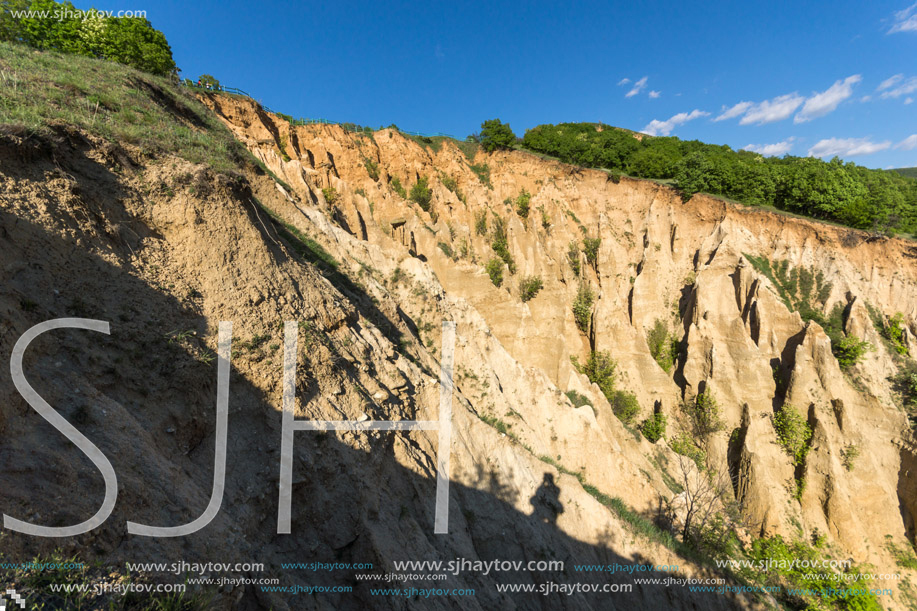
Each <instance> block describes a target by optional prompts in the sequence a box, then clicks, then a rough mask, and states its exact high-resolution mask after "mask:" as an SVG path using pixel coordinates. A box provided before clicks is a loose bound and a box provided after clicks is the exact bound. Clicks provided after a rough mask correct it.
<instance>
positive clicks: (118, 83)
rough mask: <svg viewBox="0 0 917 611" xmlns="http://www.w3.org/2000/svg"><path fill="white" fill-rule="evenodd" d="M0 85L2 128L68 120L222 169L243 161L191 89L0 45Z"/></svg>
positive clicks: (27, 128)
mask: <svg viewBox="0 0 917 611" xmlns="http://www.w3.org/2000/svg"><path fill="white" fill-rule="evenodd" d="M0 90H2V91H3V99H2V102H0V126H3V129H5V130H13V131H23V132H46V131H48V130H49V129H50V127H51V126H53V125H55V124H67V125H74V126H77V127H81V128H83V129H85V130H86V131H87V132H89V133H90V134H93V135H97V136H100V137H102V138H105V139H107V140H110V141H112V142H119V143H129V144H134V145H136V146H139V147H140V148H142V149H144V150H145V151H147V152H149V153H151V154H155V153H172V154H175V155H178V156H180V157H182V158H184V159H187V160H188V161H191V162H193V163H202V162H205V163H207V164H208V165H210V166H211V167H212V168H213V169H214V170H216V171H223V172H225V171H230V170H232V169H233V168H236V167H238V164H239V161H240V160H241V159H243V158H246V159H247V158H249V155H248V153H247V151H245V149H244V147H242V145H240V144H239V143H238V142H237V141H236V140H235V139H233V137H232V134H230V133H229V130H228V129H226V127H225V126H224V125H223V124H222V123H220V122H219V120H218V119H217V118H216V117H215V116H214V115H213V113H211V112H209V111H208V110H207V109H206V108H205V107H204V106H203V105H202V104H201V103H200V102H198V101H197V100H196V99H195V98H194V97H193V96H192V95H191V94H190V92H188V91H186V90H185V89H184V88H182V87H180V86H178V85H177V84H175V83H174V82H173V81H172V80H170V79H168V78H164V77H159V76H155V75H152V74H149V73H147V72H141V71H139V70H135V69H133V68H129V67H127V66H125V65H122V64H118V63H115V62H109V61H101V60H97V59H93V58H88V57H81V56H78V55H70V54H61V53H55V52H51V51H36V50H34V49H31V48H29V47H27V46H25V45H21V44H15V43H8V42H0Z"/></svg>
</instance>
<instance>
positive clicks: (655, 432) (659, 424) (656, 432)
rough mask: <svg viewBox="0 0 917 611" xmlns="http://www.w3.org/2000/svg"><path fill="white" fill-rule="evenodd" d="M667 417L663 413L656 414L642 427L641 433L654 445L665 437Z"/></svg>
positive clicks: (645, 421) (644, 422)
mask: <svg viewBox="0 0 917 611" xmlns="http://www.w3.org/2000/svg"><path fill="white" fill-rule="evenodd" d="M665 426H666V417H665V414H663V413H662V412H656V413H655V414H653V415H652V416H651V417H650V418H647V419H646V420H644V421H643V424H641V425H640V432H641V433H643V436H644V437H646V438H647V439H648V440H649V441H651V442H652V443H656V442H657V441H659V440H660V439H662V438H663V437H665Z"/></svg>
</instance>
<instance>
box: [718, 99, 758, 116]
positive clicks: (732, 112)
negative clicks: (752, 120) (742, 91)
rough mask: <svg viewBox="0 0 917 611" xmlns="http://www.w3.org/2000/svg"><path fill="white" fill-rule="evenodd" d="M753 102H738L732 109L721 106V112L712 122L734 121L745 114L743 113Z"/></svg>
mask: <svg viewBox="0 0 917 611" xmlns="http://www.w3.org/2000/svg"><path fill="white" fill-rule="evenodd" d="M754 105H755V104H754V102H739V103H738V104H736V105H735V106H733V107H732V108H726V107H725V106H723V110H722V112H721V114H720V116H718V117H717V118H715V119H714V121H725V120H726V119H734V118H736V117H738V116H739V115H743V114H745V111H746V110H748V109H749V108H751V107H752V106H754Z"/></svg>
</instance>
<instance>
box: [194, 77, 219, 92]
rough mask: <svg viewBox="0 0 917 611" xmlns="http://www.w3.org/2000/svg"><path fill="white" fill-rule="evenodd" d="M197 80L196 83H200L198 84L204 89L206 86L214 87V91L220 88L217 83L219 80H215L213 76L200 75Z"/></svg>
mask: <svg viewBox="0 0 917 611" xmlns="http://www.w3.org/2000/svg"><path fill="white" fill-rule="evenodd" d="M197 80H198V81H199V82H200V84H201V85H203V86H204V87H206V86H207V85H210V86H211V87H214V88H215V89H219V88H220V81H219V79H217V78H216V77H215V76H213V75H210V74H202V75H200V76H199V77H197Z"/></svg>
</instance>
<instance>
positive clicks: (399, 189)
mask: <svg viewBox="0 0 917 611" xmlns="http://www.w3.org/2000/svg"><path fill="white" fill-rule="evenodd" d="M389 184H391V185H392V189H394V190H395V193H397V194H398V196H399V197H401V199H407V198H408V192H407V191H405V190H404V187H403V186H401V179H399V178H398V177H397V176H392V179H391V181H390V183H389Z"/></svg>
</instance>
